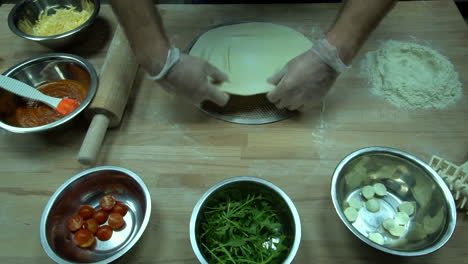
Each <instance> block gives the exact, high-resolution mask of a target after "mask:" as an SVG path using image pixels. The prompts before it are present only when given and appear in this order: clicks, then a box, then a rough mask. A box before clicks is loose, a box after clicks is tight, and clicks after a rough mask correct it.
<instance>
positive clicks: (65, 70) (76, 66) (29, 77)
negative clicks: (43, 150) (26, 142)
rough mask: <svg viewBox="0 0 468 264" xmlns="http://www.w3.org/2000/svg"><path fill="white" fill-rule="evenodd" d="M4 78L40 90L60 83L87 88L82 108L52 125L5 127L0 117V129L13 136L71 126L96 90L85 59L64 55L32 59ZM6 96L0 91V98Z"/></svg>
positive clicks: (91, 70)
mask: <svg viewBox="0 0 468 264" xmlns="http://www.w3.org/2000/svg"><path fill="white" fill-rule="evenodd" d="M3 75H5V76H9V77H11V78H14V79H17V80H20V81H22V82H24V83H27V84H29V85H31V86H32V87H39V86H41V85H43V84H45V83H48V82H51V81H56V80H63V79H68V80H75V81H79V82H81V83H84V84H85V86H88V87H89V90H88V95H87V96H86V98H85V100H84V101H83V102H82V103H81V105H80V106H79V107H78V108H77V109H75V111H73V112H72V113H71V114H69V115H67V116H64V117H63V118H61V119H59V120H57V121H55V122H52V123H49V124H46V125H43V126H38V127H30V128H25V127H16V126H13V125H11V124H8V123H7V122H6V121H5V120H3V119H2V117H0V128H3V129H5V130H7V131H10V132H13V133H34V132H44V131H50V130H53V129H55V128H58V127H63V126H64V125H66V124H69V123H71V121H72V120H73V119H74V118H75V117H76V116H78V115H79V114H80V113H81V112H82V111H83V110H84V109H85V108H86V107H87V106H88V105H89V104H90V103H91V100H92V99H93V98H94V95H95V94H96V91H97V87H98V75H97V73H96V70H95V69H94V67H93V66H92V65H91V64H90V63H89V62H87V61H86V60H85V59H83V58H81V57H79V56H75V55H71V54H66V53H50V54H44V55H40V56H37V57H33V58H31V59H28V60H25V61H23V62H21V63H19V64H17V65H15V66H13V67H11V68H10V69H8V70H7V71H6V72H4V73H3ZM6 93H8V92H6V91H5V90H3V89H0V97H2V96H4V95H5V94H6ZM0 99H1V98H0ZM15 100H21V99H20V97H19V96H15ZM13 110H14V109H13Z"/></svg>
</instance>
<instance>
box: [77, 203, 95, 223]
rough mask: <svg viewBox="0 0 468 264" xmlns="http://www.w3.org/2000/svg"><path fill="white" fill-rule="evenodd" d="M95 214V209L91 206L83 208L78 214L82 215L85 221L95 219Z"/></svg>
mask: <svg viewBox="0 0 468 264" xmlns="http://www.w3.org/2000/svg"><path fill="white" fill-rule="evenodd" d="M93 213H94V208H93V207H91V206H89V205H83V206H81V208H80V211H79V212H78V214H79V215H81V217H83V219H84V220H86V219H89V218H91V217H93Z"/></svg>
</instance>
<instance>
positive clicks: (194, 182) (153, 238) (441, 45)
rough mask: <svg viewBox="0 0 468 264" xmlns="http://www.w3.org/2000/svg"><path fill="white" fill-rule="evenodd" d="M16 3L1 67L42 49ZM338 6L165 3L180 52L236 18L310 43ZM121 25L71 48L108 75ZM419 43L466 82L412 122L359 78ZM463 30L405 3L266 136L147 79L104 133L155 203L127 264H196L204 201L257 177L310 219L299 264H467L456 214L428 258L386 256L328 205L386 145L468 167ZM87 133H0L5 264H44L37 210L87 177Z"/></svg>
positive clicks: (450, 11)
mask: <svg viewBox="0 0 468 264" xmlns="http://www.w3.org/2000/svg"><path fill="white" fill-rule="evenodd" d="M11 8H12V5H3V6H2V7H1V8H0V17H1V19H2V21H3V22H2V23H0V47H1V49H0V70H1V71H2V72H3V71H4V70H6V69H7V68H9V67H11V66H13V65H14V64H16V63H18V62H19V61H21V60H23V59H26V58H28V57H31V56H33V55H38V54H41V53H44V52H48V50H47V49H45V48H44V47H42V46H40V45H38V44H37V43H33V42H29V41H26V40H23V39H21V38H19V37H17V36H15V35H13V34H12V33H11V32H10V30H9V29H8V27H7V23H5V21H6V19H7V15H8V12H9V11H10V9H11ZM339 8H340V5H339V4H311V5H256V6H243V5H236V6H225V5H212V6H211V5H208V6H199V5H196V6H195V5H194V6H192V5H164V6H160V9H161V12H162V14H163V16H164V22H165V25H166V27H167V29H168V32H169V34H170V36H171V37H170V38H171V40H172V41H173V42H174V43H175V44H176V45H177V46H179V47H185V46H186V45H187V44H188V43H189V42H190V41H191V40H192V39H193V38H194V37H195V36H197V34H199V33H200V32H202V31H204V30H206V29H207V28H209V27H211V26H213V25H216V24H219V23H225V22H230V21H239V20H257V21H270V22H275V23H280V24H284V25H288V26H291V27H293V28H295V29H297V30H299V31H300V32H303V33H304V34H305V35H307V36H309V37H311V38H313V37H316V32H317V30H316V29H317V27H316V26H318V27H319V28H320V29H321V30H322V31H325V30H326V29H327V27H328V26H329V25H330V23H332V21H333V20H334V18H335V16H336V14H337V12H338V9H339ZM115 21H116V20H115V18H114V17H113V15H112V12H111V9H110V8H109V7H108V6H103V7H102V10H101V13H100V18H99V20H98V21H97V22H96V24H95V29H94V30H93V32H92V33H91V35H92V37H90V38H89V41H88V42H87V43H85V44H83V45H80V46H77V47H74V48H70V49H66V50H63V51H64V52H70V53H74V54H77V55H81V56H83V57H85V58H87V59H89V60H90V61H91V62H92V63H93V64H94V66H95V67H96V69H97V70H99V69H100V68H101V65H102V62H103V59H104V56H105V53H106V49H107V46H108V44H109V42H110V39H111V36H112V32H113V30H114V29H115ZM411 37H415V38H417V39H419V40H422V41H428V43H429V44H430V45H431V46H433V47H435V48H437V49H438V50H440V51H441V52H442V53H443V54H445V55H446V56H448V57H449V58H450V60H451V61H452V62H453V63H454V65H455V68H456V70H457V71H458V72H459V73H460V78H461V81H462V83H463V85H464V94H465V97H464V98H463V99H462V100H461V101H459V102H458V104H456V105H454V106H451V107H450V108H448V109H446V110H443V111H442V110H441V111H435V110H434V111H429V110H425V111H404V110H401V109H397V108H395V107H393V106H391V105H389V104H388V103H386V102H384V101H382V100H380V99H378V98H374V97H373V96H371V95H370V93H369V88H368V86H367V84H366V82H365V80H364V79H363V78H361V77H360V76H359V62H360V60H361V59H362V58H363V55H364V54H365V53H366V52H367V51H369V50H373V49H375V48H376V47H377V46H378V44H379V43H381V42H382V41H384V40H387V39H397V40H409V39H411ZM467 70H468V30H467V27H466V25H465V24H464V21H463V19H462V18H461V16H460V14H459V13H458V10H457V9H456V7H455V5H454V4H453V3H452V2H451V1H443V2H419V1H418V2H400V3H398V5H397V6H396V8H395V9H394V10H393V11H392V12H391V14H390V15H388V16H387V18H385V20H384V21H383V22H382V23H381V25H380V26H379V27H378V29H377V30H376V31H375V33H374V34H373V35H372V37H371V39H370V40H369V41H368V42H367V43H366V45H365V46H364V48H363V50H362V52H361V53H360V55H359V57H357V59H356V61H355V63H354V66H353V68H352V69H351V70H350V71H349V72H347V73H345V74H343V76H341V77H340V79H339V81H338V82H337V83H336V86H335V88H334V90H333V91H332V92H331V94H330V95H329V97H328V98H327V99H326V107H325V111H324V112H323V113H322V114H321V113H320V111H318V109H316V111H312V112H310V113H307V114H303V115H301V116H298V117H295V118H292V119H289V120H286V121H282V122H278V123H274V124H269V125H259V126H248V125H237V124H231V123H227V122H223V121H219V120H215V119H212V118H210V117H208V116H207V115H205V114H204V113H202V112H200V111H197V109H196V108H194V107H193V106H191V105H187V104H184V102H183V101H181V100H180V99H178V98H175V97H173V96H170V95H168V94H166V93H165V92H164V91H163V90H162V89H159V88H158V87H157V86H156V85H155V84H154V83H153V82H152V81H150V80H149V79H147V78H146V77H145V75H144V74H143V73H142V72H139V74H138V76H137V79H136V81H135V86H134V89H133V90H132V94H131V97H130V100H129V103H128V105H127V109H126V113H125V115H124V118H123V121H122V124H121V126H120V127H118V128H116V129H113V130H110V131H108V134H107V136H106V138H105V141H104V145H103V148H102V151H101V155H100V158H99V161H98V165H115V166H122V167H126V168H128V169H131V170H133V171H135V172H136V173H138V174H139V175H140V176H141V177H142V178H143V179H144V181H145V183H146V184H147V186H148V188H149V189H150V192H151V197H152V203H153V211H152V215H151V220H150V224H149V226H148V227H147V229H146V232H145V233H144V235H143V237H142V238H141V240H140V242H139V243H138V244H137V245H136V246H135V247H134V248H133V249H132V250H131V251H130V252H129V253H128V254H126V255H125V256H124V257H123V259H122V261H121V263H137V262H138V263H197V260H196V258H195V256H194V254H193V252H192V249H191V246H190V242H189V234H188V229H189V226H188V224H189V219H190V214H191V212H192V209H193V207H194V205H195V203H196V202H197V200H198V199H199V198H200V197H201V195H202V194H203V193H204V192H205V191H206V190H207V189H208V188H209V187H211V186H212V185H214V184H215V183H217V182H219V181H221V180H223V179H226V178H229V177H233V176H257V177H261V178H263V179H266V180H268V181H271V182H272V183H274V184H276V185H278V186H279V187H280V188H282V189H283V190H284V191H285V192H286V193H287V194H288V195H289V196H290V197H291V198H292V200H293V201H294V203H295V205H296V206H297V209H298V211H299V214H300V216H301V220H302V242H301V247H300V249H299V252H298V254H297V257H296V259H295V263H301V264H302V263H442V262H445V263H467V261H468V260H467V257H468V251H467V250H466V245H467V244H468V225H467V223H466V221H467V217H466V216H464V215H462V214H459V218H458V223H457V227H456V230H455V233H454V234H453V237H452V238H451V239H450V241H449V242H448V243H447V244H446V245H445V246H444V247H443V248H442V249H440V250H439V251H437V252H435V253H433V254H431V255H429V256H424V257H418V258H405V259H402V258H399V257H395V256H391V255H386V254H384V253H381V252H379V251H377V250H375V249H373V248H371V247H369V246H367V245H365V244H364V243H362V242H361V241H360V240H358V239H357V238H356V237H354V236H353V235H352V234H351V232H349V231H348V230H347V229H346V227H345V226H344V225H343V224H342V223H341V221H340V220H339V218H338V216H337V214H336V212H335V209H334V207H333V205H332V202H331V199H330V191H329V190H330V180H331V175H332V173H333V170H334V168H335V166H336V165H337V164H338V162H339V161H340V160H341V159H342V158H343V157H344V156H345V155H347V154H349V153H350V152H352V151H354V150H357V149H359V148H362V147H367V146H376V145H378V146H389V147H394V148H398V149H401V150H404V151H407V152H410V153H412V154H414V155H416V156H418V157H419V158H421V159H423V160H426V161H428V160H429V159H430V157H431V156H432V155H438V156H440V157H443V158H446V159H449V160H451V161H453V162H455V163H458V164H459V163H462V162H464V161H466V160H467V159H468V117H467V114H468V99H467V96H466V95H467V94H468V75H467V74H466V72H467ZM87 127H88V121H87V120H85V119H81V120H80V121H79V122H78V123H77V124H76V125H75V126H73V127H72V128H70V129H69V130H67V131H65V132H63V134H55V135H13V134H9V133H6V132H4V131H1V132H0V133H1V134H0V177H1V185H0V201H1V202H0V262H1V263H49V262H51V260H50V259H49V258H48V257H47V255H46V254H45V253H44V251H43V249H42V247H41V244H40V241H39V223H40V218H41V214H42V210H43V208H44V206H45V204H46V203H47V201H48V199H49V198H50V196H51V195H52V194H53V192H54V191H55V190H56V188H57V187H59V186H60V185H61V184H62V183H63V182H65V181H66V180H67V179H68V178H70V177H71V176H73V175H74V174H76V173H78V172H79V171H82V170H84V169H86V168H87V167H84V166H82V165H80V164H79V163H78V162H77V161H76V159H75V157H76V155H77V153H78V150H79V147H80V144H81V142H82V140H83V137H84V135H85V132H86V129H87Z"/></svg>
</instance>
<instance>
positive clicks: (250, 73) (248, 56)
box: [189, 23, 312, 95]
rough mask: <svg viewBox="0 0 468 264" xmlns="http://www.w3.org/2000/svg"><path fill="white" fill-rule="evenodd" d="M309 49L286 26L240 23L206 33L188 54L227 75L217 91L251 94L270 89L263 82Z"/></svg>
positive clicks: (268, 85) (305, 41) (308, 42)
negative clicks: (226, 80)
mask: <svg viewBox="0 0 468 264" xmlns="http://www.w3.org/2000/svg"><path fill="white" fill-rule="evenodd" d="M311 47H312V43H311V41H310V40H309V39H307V38H306V37H305V36H304V35H303V34H301V33H299V32H297V31H295V30H293V29H291V28H289V27H286V26H281V25H276V24H271V23H241V24H234V25H229V26H222V27H218V28H214V29H211V30H209V31H207V32H206V33H204V34H203V35H201V36H200V38H199V39H198V40H197V42H196V43H195V45H194V46H193V47H192V49H191V50H190V53H189V54H190V55H193V56H196V57H200V58H202V59H204V60H206V61H208V62H209V63H211V64H212V65H214V66H215V67H217V68H218V69H219V70H221V71H222V72H224V73H226V74H227V75H228V77H229V81H228V82H225V83H223V84H222V85H221V86H220V88H219V89H220V90H221V91H224V92H227V93H230V94H236V95H254V94H260V93H266V92H268V91H270V90H271V89H273V88H274V86H273V85H271V84H269V83H268V82H267V79H268V78H269V77H271V76H272V75H274V74H275V73H277V72H279V71H280V70H281V69H282V68H283V66H285V65H286V63H287V62H288V61H290V60H291V59H293V58H294V57H296V56H297V55H299V54H301V53H303V52H304V51H306V50H308V49H310V48H311Z"/></svg>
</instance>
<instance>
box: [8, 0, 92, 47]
mask: <svg viewBox="0 0 468 264" xmlns="http://www.w3.org/2000/svg"><path fill="white" fill-rule="evenodd" d="M99 9H100V0H23V1H20V2H19V3H18V4H16V5H15V6H14V7H13V9H12V10H11V11H10V14H9V16H8V26H9V27H10V29H11V31H13V32H14V33H15V34H16V35H18V36H20V37H22V38H25V39H29V40H33V41H37V42H39V43H41V44H43V45H44V46H47V47H49V48H61V47H64V46H67V45H69V44H71V43H73V42H74V41H76V40H77V38H78V37H80V36H82V35H83V34H84V32H85V31H86V29H88V28H89V26H90V25H91V24H92V23H93V22H94V20H95V19H96V17H97V15H98V13H99Z"/></svg>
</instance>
